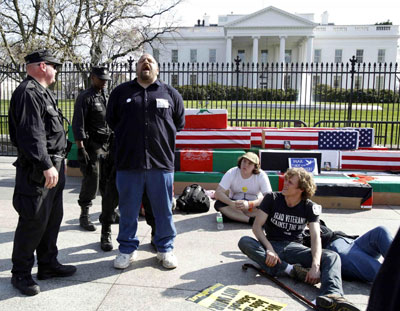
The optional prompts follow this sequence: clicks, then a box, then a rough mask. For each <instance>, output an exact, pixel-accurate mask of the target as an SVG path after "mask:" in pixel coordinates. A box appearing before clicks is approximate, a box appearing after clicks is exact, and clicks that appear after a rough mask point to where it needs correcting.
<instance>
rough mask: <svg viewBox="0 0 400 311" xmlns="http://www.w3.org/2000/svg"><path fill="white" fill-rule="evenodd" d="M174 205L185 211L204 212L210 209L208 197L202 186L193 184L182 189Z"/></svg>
mask: <svg viewBox="0 0 400 311" xmlns="http://www.w3.org/2000/svg"><path fill="white" fill-rule="evenodd" d="M176 207H177V208H178V209H179V210H180V211H182V212H186V213H206V212H208V210H209V209H210V198H209V197H208V195H207V194H206V192H205V191H204V189H203V187H201V186H199V185H197V184H193V185H190V186H187V187H186V188H185V189H184V190H183V192H182V194H181V195H180V196H179V198H178V200H176Z"/></svg>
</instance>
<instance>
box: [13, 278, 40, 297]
mask: <svg viewBox="0 0 400 311" xmlns="http://www.w3.org/2000/svg"><path fill="white" fill-rule="evenodd" d="M11 284H12V285H13V286H14V287H15V288H16V289H18V290H19V291H20V292H21V294H23V295H26V296H35V295H37V294H39V293H40V287H39V285H37V283H36V282H35V281H34V280H33V279H32V275H30V274H29V275H24V276H18V275H13V276H12V278H11Z"/></svg>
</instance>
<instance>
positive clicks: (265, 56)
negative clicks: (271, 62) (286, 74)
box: [261, 50, 268, 64]
mask: <svg viewBox="0 0 400 311" xmlns="http://www.w3.org/2000/svg"><path fill="white" fill-rule="evenodd" d="M261 63H262V64H266V63H268V50H261Z"/></svg>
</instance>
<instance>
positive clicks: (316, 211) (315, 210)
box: [312, 203, 322, 216]
mask: <svg viewBox="0 0 400 311" xmlns="http://www.w3.org/2000/svg"><path fill="white" fill-rule="evenodd" d="M312 210H313V213H314V215H317V216H319V215H321V211H322V206H321V205H319V204H315V203H314V204H313V206H312Z"/></svg>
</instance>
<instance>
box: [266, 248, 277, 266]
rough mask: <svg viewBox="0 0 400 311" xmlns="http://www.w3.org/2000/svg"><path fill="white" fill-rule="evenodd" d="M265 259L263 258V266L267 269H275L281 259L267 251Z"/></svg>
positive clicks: (272, 252)
mask: <svg viewBox="0 0 400 311" xmlns="http://www.w3.org/2000/svg"><path fill="white" fill-rule="evenodd" d="M266 253H267V258H265V264H266V265H267V266H268V267H275V265H276V264H277V263H278V262H279V263H281V259H280V258H279V256H278V254H277V253H275V252H274V251H270V250H267V252H266Z"/></svg>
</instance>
